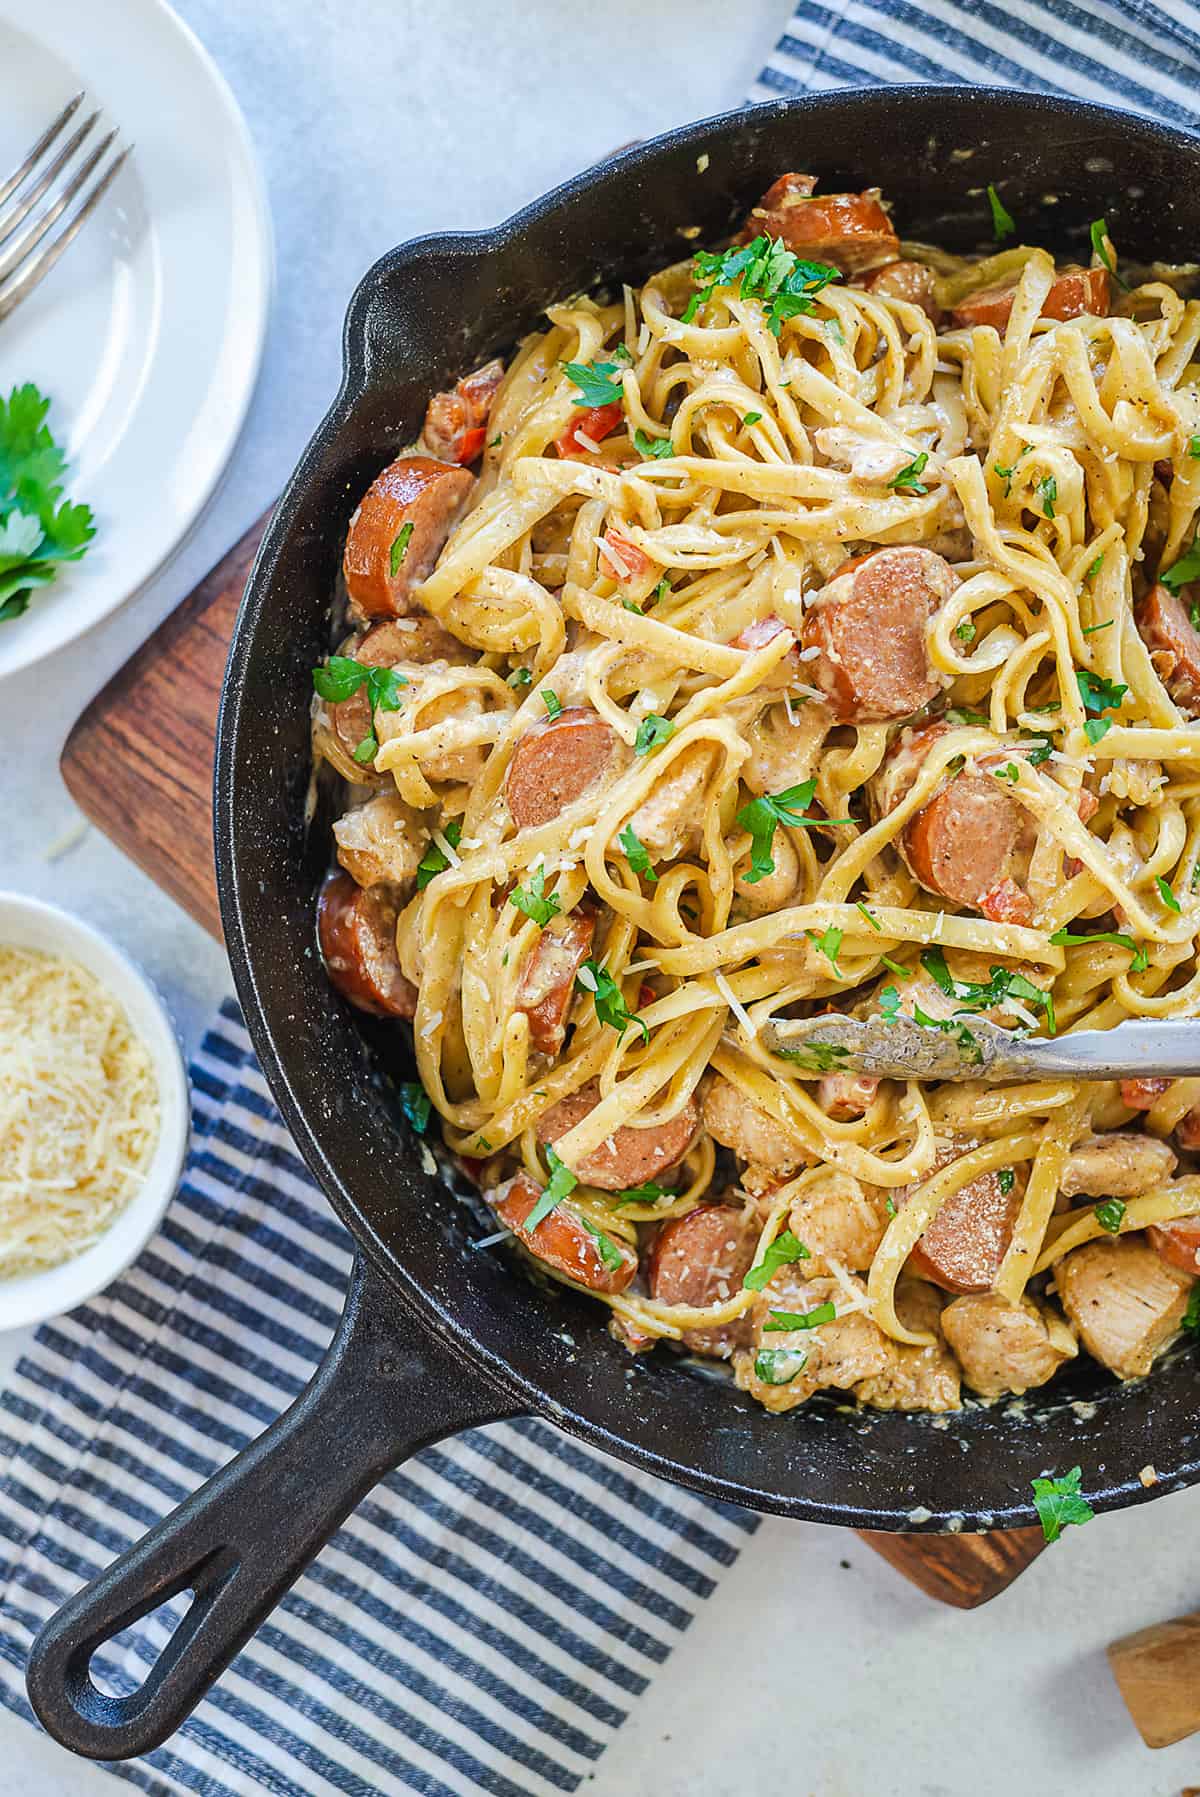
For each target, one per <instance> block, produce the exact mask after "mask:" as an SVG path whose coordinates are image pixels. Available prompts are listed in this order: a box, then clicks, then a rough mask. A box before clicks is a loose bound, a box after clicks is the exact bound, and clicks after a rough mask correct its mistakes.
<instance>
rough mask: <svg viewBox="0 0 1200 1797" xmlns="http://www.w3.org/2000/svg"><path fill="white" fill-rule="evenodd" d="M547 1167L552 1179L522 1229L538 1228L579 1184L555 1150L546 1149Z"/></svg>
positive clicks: (548, 1147) (547, 1183) (544, 1188)
mask: <svg viewBox="0 0 1200 1797" xmlns="http://www.w3.org/2000/svg"><path fill="white" fill-rule="evenodd" d="M546 1165H547V1166H548V1167H549V1169H550V1177H549V1179H548V1180H547V1181H546V1184H545V1185H544V1186H543V1187H542V1195H541V1197H540V1198H539V1199H538V1200H537V1202H536V1203H535V1204H534V1207H533V1209H532V1210H531V1211H530V1213H529V1215H528V1216H527V1217H526V1218H525V1221H524V1222H523V1223H522V1225H521V1227H522V1229H528V1230H530V1231H532V1230H534V1229H536V1228H537V1226H538V1224H539V1223H541V1222H542V1221H543V1220H544V1219H545V1218H546V1217H548V1216H549V1215H550V1212H551V1211H552V1210H554V1209H555V1207H556V1206H557V1205H558V1204H560V1203H561V1202H562V1200H563V1199H564V1198H566V1197H567V1196H568V1195H569V1194H570V1193H571V1192H573V1191H574V1190H575V1187H576V1186H577V1185H578V1184H579V1181H578V1180H577V1179H576V1177H575V1175H574V1174H573V1173H572V1171H571V1169H570V1167H568V1166H567V1164H566V1162H565V1161H560V1160H559V1158H558V1156H557V1155H556V1154H555V1152H554V1150H553V1148H551V1147H550V1146H549V1145H548V1144H547V1147H546Z"/></svg>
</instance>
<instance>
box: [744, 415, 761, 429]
mask: <svg viewBox="0 0 1200 1797" xmlns="http://www.w3.org/2000/svg"><path fill="white" fill-rule="evenodd" d="M761 418H762V413H761V412H747V413H746V416H745V417H744V418H743V419H742V423H743V424H744V425H745V427H746V429H747V430H749V428H750V426H751V425H752V424H758V423H759V422H760V420H761Z"/></svg>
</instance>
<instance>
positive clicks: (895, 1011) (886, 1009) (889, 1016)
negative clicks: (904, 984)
mask: <svg viewBox="0 0 1200 1797" xmlns="http://www.w3.org/2000/svg"><path fill="white" fill-rule="evenodd" d="M879 1015H880V1016H881V1017H882V1018H883V1021H884V1022H885V1023H895V1021H896V1019H897V1018H898V1017H899V1015H900V994H899V992H898V991H897V990H896V988H895V986H885V987H884V988H883V991H882V992H881V993H880V994H879Z"/></svg>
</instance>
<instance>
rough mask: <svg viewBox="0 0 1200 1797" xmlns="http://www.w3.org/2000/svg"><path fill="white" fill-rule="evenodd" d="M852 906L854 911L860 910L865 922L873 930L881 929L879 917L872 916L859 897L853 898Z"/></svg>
mask: <svg viewBox="0 0 1200 1797" xmlns="http://www.w3.org/2000/svg"><path fill="white" fill-rule="evenodd" d="M854 908H855V910H856V911H861V912H862V914H863V916H864V917H865V918H866V920H867V922H868V923H869V924H870V926H871V928H872V929H873V930H882V929H883V925H882V924H881V923H880V921H879V919H878V918H877V917H875V916H873V915H872V914H871V912H870V911H868V910H867V907H866V906H865V905H864V904H863V902H862V900H861V899H855V901H854Z"/></svg>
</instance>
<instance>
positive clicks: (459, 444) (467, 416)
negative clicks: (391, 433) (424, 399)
mask: <svg viewBox="0 0 1200 1797" xmlns="http://www.w3.org/2000/svg"><path fill="white" fill-rule="evenodd" d="M503 379H504V363H503V362H501V361H500V359H499V357H497V359H496V360H495V361H494V362H488V363H486V364H485V366H484V367H483V368H477V369H476V370H475V372H474V374H465V375H464V376H463V378H462V380H461V381H459V382H458V383H457V384H456V385H455V386H454V387H452V388H451V389H450V390H449V392H446V393H435V394H434V396H433V398H432V399H431V400H430V402H429V404H428V406H427V407H426V410H425V426H424V429H423V430H422V432H421V441H422V442H423V443H424V445H425V447H426V448H427V449H428V450H429V452H430V454H431V455H434V456H436V457H437V458H438V460H439V461H442V462H457V463H458V465H459V466H460V467H464V466H465V465H466V464H467V463H468V462H473V461H475V459H476V458H477V457H478V456H479V455H481V454H482V452H483V445H484V439H485V438H486V436H487V421H488V416H489V414H490V413H491V409H492V401H493V400H494V399H495V397H496V390H497V388H498V387H499V385H500V383H501V381H502V380H503Z"/></svg>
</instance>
